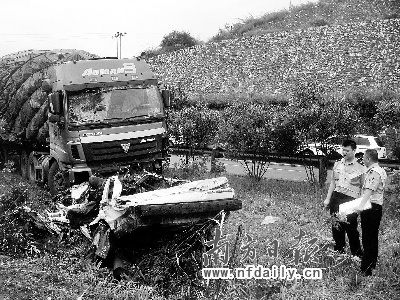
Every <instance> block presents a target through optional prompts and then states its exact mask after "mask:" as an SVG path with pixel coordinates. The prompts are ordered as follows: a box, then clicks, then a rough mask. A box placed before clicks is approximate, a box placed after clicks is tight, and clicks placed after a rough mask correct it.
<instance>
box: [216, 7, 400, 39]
mask: <svg viewBox="0 0 400 300" xmlns="http://www.w3.org/2000/svg"><path fill="white" fill-rule="evenodd" d="M392 18H400V1H399V0H319V1H318V2H317V3H311V2H310V3H307V4H302V5H298V6H292V7H291V8H290V9H289V10H280V11H276V12H271V13H267V14H265V15H263V16H261V17H258V18H254V17H252V16H251V17H249V18H247V19H245V20H242V21H241V22H239V23H236V24H232V25H226V27H225V28H224V29H220V31H219V32H218V34H216V35H215V36H213V37H212V38H211V40H210V41H220V40H225V39H233V38H238V37H242V36H249V35H259V34H265V33H269V32H275V31H291V30H298V29H305V28H309V27H318V26H325V25H328V26H329V25H338V24H344V23H351V22H365V21H371V20H379V19H392Z"/></svg>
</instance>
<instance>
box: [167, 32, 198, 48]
mask: <svg viewBox="0 0 400 300" xmlns="http://www.w3.org/2000/svg"><path fill="white" fill-rule="evenodd" d="M197 44H198V41H197V40H196V39H195V38H194V37H192V36H191V35H190V34H189V33H187V32H185V31H176V30H174V31H172V32H171V33H169V34H167V35H166V36H164V38H163V39H162V41H161V44H160V47H161V49H162V50H163V51H165V52H171V51H175V50H179V49H182V48H187V47H193V46H195V45H197Z"/></svg>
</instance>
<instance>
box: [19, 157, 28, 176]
mask: <svg viewBox="0 0 400 300" xmlns="http://www.w3.org/2000/svg"><path fill="white" fill-rule="evenodd" d="M20 171H21V176H22V178H24V179H28V153H27V152H26V151H25V150H23V151H22V152H21V157H20Z"/></svg>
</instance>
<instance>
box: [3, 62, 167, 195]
mask: <svg viewBox="0 0 400 300" xmlns="http://www.w3.org/2000/svg"><path fill="white" fill-rule="evenodd" d="M58 57H60V56H58ZM79 58H80V59H79ZM84 58H85V57H84ZM3 69H4V68H3ZM34 70H35V69H33V71H34ZM37 73H39V75H38V74H37ZM4 76H5V75H3V78H4ZM35 76H36V78H37V79H36V80H35V86H36V87H37V89H36V90H35V88H31V89H30V91H29V92H26V91H23V92H20V91H19V90H20V89H21V86H23V85H24V84H25V82H26V81H28V79H29V78H28V79H26V80H25V81H24V82H23V83H22V85H20V87H19V89H17V88H14V92H10V89H8V92H7V87H5V84H4V82H6V81H5V80H3V85H2V86H0V92H2V94H0V95H1V97H0V101H2V102H0V108H1V109H2V110H1V111H0V112H2V115H0V117H2V118H1V119H0V124H3V127H2V131H0V133H2V134H1V136H2V140H1V152H2V155H1V157H2V160H3V161H4V160H6V159H7V157H9V156H10V153H14V154H17V155H18V156H19V160H20V165H19V169H20V171H21V174H22V176H23V177H25V178H26V179H28V180H29V181H30V182H41V183H46V184H47V185H48V187H49V189H50V192H51V194H53V195H55V194H57V193H58V192H60V191H62V190H64V189H66V188H68V187H70V186H71V185H72V184H78V183H81V182H84V181H87V180H88V178H89V177H90V176H91V175H94V174H106V173H113V172H116V171H117V170H118V169H120V168H121V167H122V166H129V165H133V164H135V165H139V166H140V167H143V168H146V169H149V168H150V169H152V170H153V171H155V172H157V173H160V172H161V171H162V161H163V160H164V159H165V158H166V157H167V146H168V137H167V125H166V114H165V108H166V107H168V106H169V105H170V93H169V91H168V90H167V89H163V88H162V87H161V86H160V85H159V84H158V80H157V78H156V76H155V74H154V73H153V72H152V71H151V70H150V68H149V66H148V65H147V64H146V62H145V61H144V60H141V59H140V58H133V59H115V58H103V59H101V58H97V57H91V58H89V59H82V57H81V56H80V57H78V59H76V56H75V58H74V56H72V58H71V59H68V60H64V61H61V62H60V61H58V62H57V63H55V64H54V63H53V62H52V63H51V64H48V65H47V66H46V67H45V68H41V69H40V70H39V71H37V72H34V73H32V72H31V76H30V78H31V77H35ZM22 78H23V76H22ZM8 81H9V80H8ZM31 81H32V79H31ZM39 84H40V86H39ZM25 90H26V88H25ZM33 90H35V91H34V92H32V91H33ZM18 93H19V94H21V93H25V94H27V95H28V94H29V95H30V96H29V97H28V96H26V95H25V99H20V98H21V96H19V98H18ZM35 93H36V94H39V96H36V99H37V98H39V99H41V100H40V101H36V102H39V105H38V104H37V103H35V100H32V97H33V96H34V95H35ZM22 98H23V97H22ZM16 102H17V103H18V102H24V104H23V105H21V104H19V106H21V109H20V112H19V114H18V116H16V117H14V118H16V120H14V121H13V120H12V119H13V116H12V109H10V106H14V107H15V106H18V104H16ZM26 103H28V104H26ZM32 105H36V113H30V115H31V116H33V117H31V118H28V119H30V121H29V120H28V121H25V122H21V121H18V120H17V119H18V118H19V119H20V120H21V119H24V117H25V118H27V117H26V111H27V109H25V111H24V109H23V107H24V106H27V107H29V106H30V107H29V108H30V110H32ZM14 110H15V109H14ZM30 110H29V109H28V111H30ZM41 110H42V111H41ZM24 114H25V116H24ZM38 114H41V116H42V119H43V120H42V122H41V123H43V126H41V127H40V128H39V129H38V128H37V127H38V126H36V132H38V133H37V134H32V130H31V127H32V124H34V123H35V121H34V119H35V118H36V119H38V118H40V117H38ZM15 115H16V114H15V113H14V116H15ZM43 121H44V122H43ZM11 123H13V124H14V125H11V126H10V125H9V124H11ZM17 123H19V125H18V126H17V125H16V124H17ZM39 123H40V122H39ZM4 125H5V126H4ZM7 125H8V126H7ZM0 126H1V125H0ZM18 127H19V128H18ZM33 127H35V126H33ZM0 128H1V127H0ZM41 130H42V131H44V132H45V133H44V134H42V136H41V137H40V131H41ZM46 130H47V132H46Z"/></svg>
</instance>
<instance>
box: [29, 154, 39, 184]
mask: <svg viewBox="0 0 400 300" xmlns="http://www.w3.org/2000/svg"><path fill="white" fill-rule="evenodd" d="M37 165H38V160H37V158H36V157H35V156H34V155H33V152H31V154H30V155H29V159H28V180H29V182H30V183H35V182H36V170H35V167H36V166H37Z"/></svg>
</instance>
